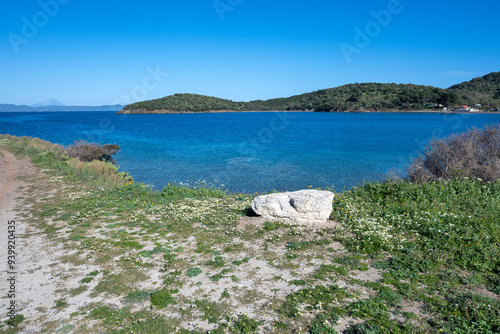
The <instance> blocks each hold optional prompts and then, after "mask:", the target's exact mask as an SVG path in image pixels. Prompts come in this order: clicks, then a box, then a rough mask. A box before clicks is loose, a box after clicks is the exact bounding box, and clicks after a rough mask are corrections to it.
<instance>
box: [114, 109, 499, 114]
mask: <svg viewBox="0 0 500 334" xmlns="http://www.w3.org/2000/svg"><path fill="white" fill-rule="evenodd" d="M261 112H262V113H271V112H274V113H275V112H290V113H292V112H299V113H342V114H369V113H394V114H411V113H417V114H425V113H429V114H456V115H459V114H460V115H462V114H500V112H498V111H473V112H455V111H441V110H377V111H375V110H362V111H356V110H354V111H314V110H245V111H240V110H208V111H171V110H152V111H146V110H140V109H132V110H124V109H122V110H120V111H118V112H116V113H115V114H120V115H164V114H222V113H261Z"/></svg>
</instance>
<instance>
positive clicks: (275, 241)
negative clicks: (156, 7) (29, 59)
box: [0, 127, 500, 334]
mask: <svg viewBox="0 0 500 334" xmlns="http://www.w3.org/2000/svg"><path fill="white" fill-rule="evenodd" d="M491 129H495V127H489V128H487V129H486V130H483V131H485V132H482V131H480V130H473V131H472V132H471V133H472V134H474V136H472V135H470V134H469V135H464V137H460V136H459V137H460V138H462V139H463V138H475V139H477V140H476V142H477V143H480V144H482V145H483V146H474V145H469V144H470V142H469V141H466V142H467V143H469V144H467V145H465V146H466V147H468V148H469V149H470V150H472V151H473V152H476V153H477V151H478V149H479V148H480V147H483V148H489V147H492V148H494V147H495V145H496V147H498V145H499V143H498V141H497V139H495V138H497V137H495V136H494V135H493V134H494V132H491V131H490V130H491ZM497 129H498V128H497ZM489 131H490V132H489ZM485 133H487V134H488V135H487V136H483V135H484V134H485ZM471 136H472V137H471ZM481 138H482V139H481ZM460 142H461V141H460V140H459V141H456V140H452V139H447V140H444V141H441V142H440V144H439V145H437V144H436V142H433V143H431V145H430V146H429V149H428V150H427V151H426V156H424V157H423V158H421V159H424V160H419V159H417V162H418V161H424V162H425V158H426V157H433V156H434V155H433V154H436V156H438V157H447V155H442V154H441V153H440V152H448V151H449V150H450V147H455V146H453V145H455V144H456V143H460ZM0 146H1V147H2V149H4V148H7V149H9V150H10V151H12V152H14V153H16V154H21V155H24V156H29V157H30V158H31V159H32V161H33V162H34V163H35V164H36V165H37V166H39V167H41V168H42V169H43V170H44V173H45V176H44V177H45V178H46V179H48V181H47V180H46V183H44V184H42V185H41V186H40V187H41V189H42V191H41V192H36V189H35V188H30V192H32V193H33V194H45V192H46V191H47V187H48V186H47V185H49V186H51V187H54V189H56V190H58V191H57V192H56V193H57V196H54V197H47V198H44V197H43V196H40V198H36V199H35V200H32V201H31V202H29V203H30V205H31V207H30V206H26V208H27V209H26V215H29V217H30V221H32V222H33V224H36V225H35V226H37V227H39V228H40V229H41V232H42V233H44V235H45V236H46V237H47V238H50V240H53V241H54V242H55V244H57V245H60V246H61V247H63V248H64V249H66V250H68V252H67V253H68V255H65V256H63V257H62V258H61V262H63V263H70V264H71V267H72V269H73V270H74V274H75V277H76V279H75V281H74V284H73V285H72V287H73V289H70V290H68V291H64V290H63V289H62V290H61V291H60V292H57V296H56V298H55V302H54V304H53V305H51V306H52V307H53V308H55V310H56V311H57V312H60V313H61V312H64V311H65V310H67V309H69V308H70V306H71V308H74V307H78V309H77V312H74V313H72V315H71V316H69V319H66V320H65V323H64V324H60V323H58V324H55V323H53V322H44V323H40V326H41V328H42V332H47V333H48V332H58V331H60V332H65V331H66V332H67V331H73V332H76V333H80V332H81V333H84V332H99V333H101V332H102V333H113V334H114V333H131V332H134V333H164V332H169V333H176V332H177V333H209V331H208V329H207V328H210V333H255V332H264V333H270V332H275V333H282V334H284V333H314V334H319V333H328V334H333V333H440V332H445V333H498V332H500V320H499V319H500V297H499V294H500V270H499V268H500V243H499V240H500V228H499V227H500V226H499V221H498V213H499V212H500V181H498V177H496V178H495V177H492V179H488V180H487V179H486V178H485V179H478V174H477V172H478V171H479V170H480V169H478V168H477V165H481V163H479V162H476V163H470V164H463V165H459V164H454V165H453V166H455V167H454V172H453V173H450V174H446V175H445V174H443V175H437V176H436V177H433V178H430V179H425V180H409V179H406V180H398V181H385V182H380V183H369V184H364V185H361V186H358V187H355V188H353V189H351V190H348V191H345V192H342V193H339V194H336V196H335V199H334V202H333V203H332V206H333V212H332V215H331V219H332V220H334V221H335V222H337V223H338V224H337V225H335V227H324V228H317V227H314V228H311V227H307V226H298V225H289V224H284V223H282V222H269V221H268V222H264V223H262V224H248V222H246V223H245V224H241V221H240V220H239V218H240V217H241V216H242V215H244V214H245V213H246V212H248V210H247V209H248V207H249V204H250V202H251V199H252V197H251V196H248V195H231V194H228V193H226V192H224V191H223V190H221V189H212V188H206V187H203V186H202V185H197V186H195V187H182V186H180V185H167V186H166V187H165V188H164V189H163V190H161V191H153V190H151V189H150V188H149V187H147V186H145V185H143V184H136V183H133V182H131V181H130V180H128V179H127V178H126V177H124V176H120V175H118V174H117V173H118V172H117V171H114V174H113V176H110V177H111V179H112V180H113V181H106V182H103V183H97V182H96V180H104V178H105V177H104V176H101V177H100V176H98V174H97V173H98V172H97V170H94V169H91V168H90V167H89V166H90V164H92V163H94V164H96V163H98V164H100V165H101V166H108V163H106V162H104V161H100V160H94V161H92V162H82V161H80V160H79V159H76V158H75V160H77V161H79V162H80V163H81V168H82V169H84V168H88V169H89V173H90V172H92V173H94V174H92V175H95V178H94V179H88V178H85V177H83V176H82V175H83V174H80V173H79V172H78V170H79V169H75V166H76V167H78V166H77V165H76V164H74V163H73V164H72V163H70V161H71V159H65V158H64V157H63V155H64V152H63V151H62V152H61V151H60V150H59V147H58V146H57V145H52V144H50V143H47V142H44V141H40V140H38V139H32V138H17V137H12V136H0ZM451 150H452V151H453V150H455V152H469V151H467V150H463V151H457V150H456V149H455V148H453V149H451ZM482 152H483V154H482V155H476V156H482V157H483V158H484V159H483V160H478V161H480V162H482V165H483V166H484V163H485V162H487V161H490V160H489V159H490V158H492V157H493V153H492V152H495V151H494V150H489V149H484V150H483V151H482ZM438 153H439V154H438ZM469 153H470V152H469ZM460 154H462V153H460ZM455 155H456V154H455ZM467 156H468V157H469V156H473V155H467ZM468 160H470V159H468ZM491 160H492V161H493V160H494V159H491ZM436 161H437V162H438V161H440V162H441V163H442V165H441V166H444V168H445V169H450V168H447V167H446V166H447V164H448V160H447V158H437V160H436ZM423 165H424V166H430V165H429V164H425V163H423ZM436 165H438V164H436ZM490 165H491V164H490ZM457 166H458V167H457ZM496 168H498V167H496ZM104 170H105V171H106V172H105V173H108V170H107V169H104ZM488 170H496V171H497V172H498V170H497V169H495V165H491V166H489V169H488ZM109 173H110V172H109ZM110 175H111V174H110ZM106 177H107V176H106ZM417 181H418V182H417ZM423 181H425V182H423ZM33 187H34V186H33ZM245 220H250V218H248V217H247V218H245ZM75 250H76V252H74V251H75ZM89 266H90V267H89ZM96 268H98V270H95V269H96ZM78 270H80V271H78ZM69 274H70V273H62V274H61V275H69ZM56 279H58V280H63V279H66V278H62V277H56ZM79 282H81V283H79ZM62 286H64V284H63V285H62ZM75 286H76V287H77V288H74V287H75ZM84 294H90V296H91V297H92V298H94V299H93V302H92V303H89V304H88V305H86V306H75V305H77V304H75V303H76V301H78V300H79V298H80V297H82V296H83V295H84ZM95 298H100V299H98V300H99V302H95V301H96V300H97V299H95ZM110 298H113V300H115V301H116V300H119V301H120V302H121V304H119V303H120V302H119V303H118V304H116V303H115V304H111V303H108V300H109V299H110ZM242 309H243V310H245V311H246V313H245V311H242ZM73 311H74V310H73ZM82 317H83V318H82ZM82 319H83V320H82ZM32 321H36V320H35V319H30V318H28V319H24V320H23V321H22V323H21V324H20V325H19V326H18V327H16V328H12V327H11V326H7V325H6V324H0V331H5V332H7V333H15V332H16V331H19V330H22V328H23V326H27V325H28V324H29V323H31V322H32ZM349 321H352V322H349ZM73 326H74V327H73ZM86 326H88V327H86ZM207 326H208V327H207Z"/></svg>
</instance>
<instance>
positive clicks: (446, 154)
mask: <svg viewBox="0 0 500 334" xmlns="http://www.w3.org/2000/svg"><path fill="white" fill-rule="evenodd" d="M456 177H475V178H479V179H481V180H483V181H485V182H486V181H489V182H495V181H496V180H498V179H500V123H499V124H496V125H490V126H487V127H485V128H484V129H478V128H473V129H471V130H469V131H467V132H465V133H462V134H458V135H451V136H450V137H448V138H445V139H441V140H434V141H431V142H430V143H429V144H428V145H427V147H426V148H425V151H424V153H423V155H421V156H419V157H417V158H416V159H415V160H414V161H413V163H412V164H411V165H410V167H409V168H408V176H407V180H408V181H410V182H428V181H435V180H442V179H445V180H449V179H453V178H456Z"/></svg>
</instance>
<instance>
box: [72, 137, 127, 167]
mask: <svg viewBox="0 0 500 334" xmlns="http://www.w3.org/2000/svg"><path fill="white" fill-rule="evenodd" d="M119 150H120V146H118V145H116V144H107V145H102V144H96V143H89V142H88V141H86V140H81V139H80V140H79V141H75V143H74V144H73V145H71V146H70V147H68V148H66V152H67V155H68V156H69V157H71V158H78V159H80V161H82V162H92V161H94V160H100V161H104V162H111V163H115V161H114V160H113V158H112V157H111V156H112V155H113V154H115V153H116V152H118V151H119Z"/></svg>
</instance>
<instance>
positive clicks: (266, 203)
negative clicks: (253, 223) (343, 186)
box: [252, 189, 335, 224]
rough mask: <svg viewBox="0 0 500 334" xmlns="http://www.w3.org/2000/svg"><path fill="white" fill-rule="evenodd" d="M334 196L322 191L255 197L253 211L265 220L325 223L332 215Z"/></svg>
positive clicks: (303, 191) (300, 191)
mask: <svg viewBox="0 0 500 334" xmlns="http://www.w3.org/2000/svg"><path fill="white" fill-rule="evenodd" d="M334 196H335V195H334V194H333V193H332V192H331V191H324V190H313V189H311V190H299V191H294V192H286V193H276V194H269V195H262V196H257V197H256V198H255V199H254V200H253V202H252V209H253V211H254V212H255V213H256V214H258V215H259V216H262V217H264V218H267V219H271V220H284V221H288V222H292V223H299V224H303V223H325V222H326V221H327V220H328V217H330V214H331V213H332V201H333V197H334Z"/></svg>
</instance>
